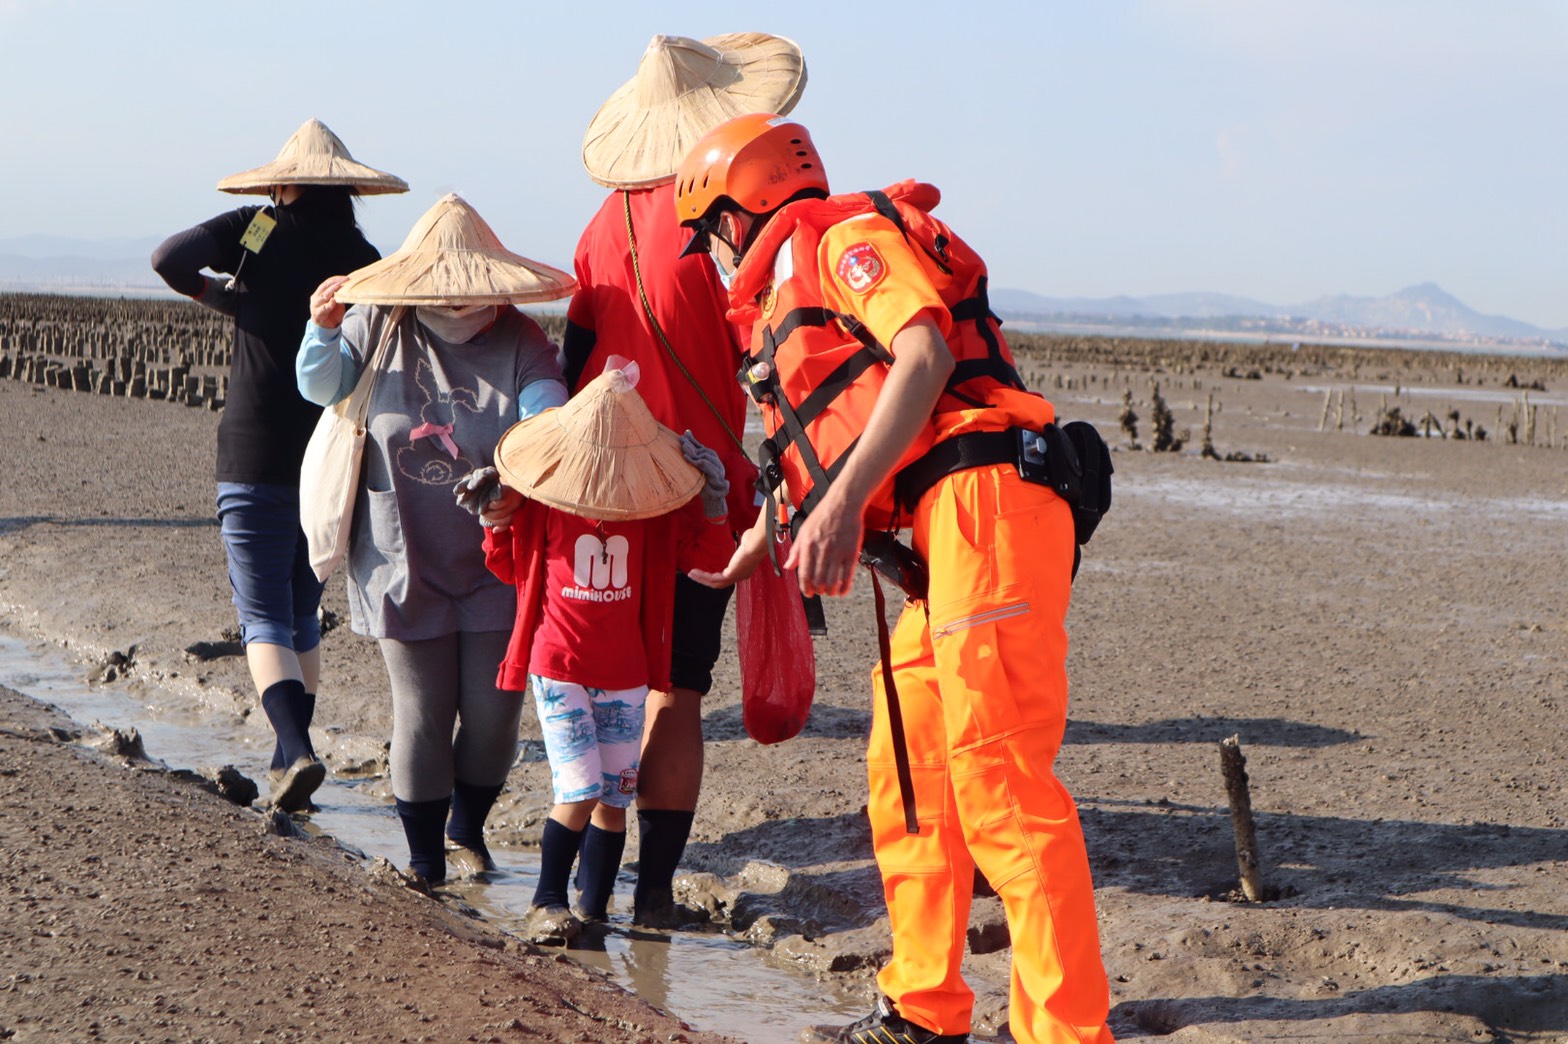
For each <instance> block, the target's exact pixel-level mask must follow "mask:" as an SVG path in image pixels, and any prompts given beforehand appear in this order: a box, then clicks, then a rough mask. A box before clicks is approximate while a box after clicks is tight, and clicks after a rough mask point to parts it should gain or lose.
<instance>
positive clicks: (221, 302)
mask: <svg viewBox="0 0 1568 1044" xmlns="http://www.w3.org/2000/svg"><path fill="white" fill-rule="evenodd" d="M201 278H202V283H203V286H202V290H201V293H200V294H198V295H197V296H196V298H195V299H194V300H195V301H196V303H197V304H204V305H206V306H207V307H208V308H211V309H212V310H213V311H214V312H219V313H222V314H223V315H227V316H235V315H238V314H239V311H240V295H239V294H236V293H235V292H234V291H233V290H231V289H229V284H230V283H232V282H233V280H231V279H218V278H216V277H214V276H210V275H204V276H202V277H201Z"/></svg>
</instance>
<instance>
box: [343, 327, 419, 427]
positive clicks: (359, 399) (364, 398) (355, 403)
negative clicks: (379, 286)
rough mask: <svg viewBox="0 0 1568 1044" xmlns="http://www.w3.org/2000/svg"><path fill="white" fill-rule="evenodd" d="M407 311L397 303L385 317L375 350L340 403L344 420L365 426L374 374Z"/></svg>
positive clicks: (379, 367)
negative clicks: (384, 323) (347, 394)
mask: <svg viewBox="0 0 1568 1044" xmlns="http://www.w3.org/2000/svg"><path fill="white" fill-rule="evenodd" d="M407 311H408V306H407V305H398V306H397V307H396V308H393V309H392V314H391V315H390V316H389V317H388V318H387V322H386V325H385V326H383V327H382V328H381V339H380V340H379V341H377V342H376V350H375V352H374V353H372V355H371V357H370V361H369V362H368V363H367V364H366V366H365V368H364V370H363V371H361V372H360V375H359V380H358V382H356V383H355V385H354V390H353V391H352V392H350V393H349V396H348V398H346V399H344V400H343V402H342V404H341V411H342V416H343V418H344V419H345V420H352V421H353V422H354V424H355V425H356V426H357V427H361V428H363V427H364V426H365V415H366V414H367V413H369V412H370V390H371V389H372V388H373V387H375V384H376V374H377V373H379V372H380V371H381V368H382V367H383V366H384V365H385V364H386V359H387V354H388V346H389V345H391V343H392V334H393V332H394V331H395V330H397V328H398V324H399V323H401V322H402V321H403V315H404V313H405V312H407Z"/></svg>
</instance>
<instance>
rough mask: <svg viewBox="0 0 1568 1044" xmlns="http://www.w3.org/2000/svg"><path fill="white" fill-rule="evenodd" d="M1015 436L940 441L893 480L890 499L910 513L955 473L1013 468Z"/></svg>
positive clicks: (985, 434)
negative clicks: (993, 466) (999, 466)
mask: <svg viewBox="0 0 1568 1044" xmlns="http://www.w3.org/2000/svg"><path fill="white" fill-rule="evenodd" d="M1017 461H1018V432H1017V431H1016V430H1014V429H1012V428H1009V429H1008V430H1006V431H972V432H969V433H968V434H965V435H954V436H953V437H952V438H950V439H943V440H942V441H941V442H939V443H937V444H936V445H935V446H932V447H931V448H930V449H929V450H927V451H926V452H925V453H924V454H923V455H921V456H920V458H919V459H917V460H915V461H913V462H911V463H910V464H908V465H906V466H905V467H903V468H901V469H899V472H898V474H897V475H894V476H893V499H894V501H895V502H897V504H898V506H899V508H900V509H901V510H903V511H913V510H914V507H915V505H916V504H918V503H919V502H920V498H921V497H922V496H924V495H925V492H926V490H928V489H930V488H931V487H932V486H934V485H936V484H937V483H938V482H940V481H942V479H943V478H945V477H947V476H948V475H951V474H952V473H953V472H955V471H963V470H964V469H966V468H978V467H984V466H985V465H987V464H1016V463H1017Z"/></svg>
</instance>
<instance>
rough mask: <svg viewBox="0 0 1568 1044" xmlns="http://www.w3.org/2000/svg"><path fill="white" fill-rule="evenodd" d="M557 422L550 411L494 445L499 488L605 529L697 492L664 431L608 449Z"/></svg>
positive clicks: (691, 472)
mask: <svg viewBox="0 0 1568 1044" xmlns="http://www.w3.org/2000/svg"><path fill="white" fill-rule="evenodd" d="M563 409H564V407H563ZM560 416H561V410H560V409H553V410H546V411H545V412H544V413H541V414H538V415H537V416H533V417H529V418H528V419H527V420H522V421H518V422H517V423H516V424H514V425H512V426H511V427H510V428H509V429H507V431H506V434H504V435H502V436H501V441H500V442H499V443H498V444H497V445H496V449H495V466H496V470H497V471H499V472H500V473H501V478H502V480H503V481H504V482H505V483H506V484H507V485H508V486H511V487H512V488H513V489H515V490H517V491H518V492H519V493H521V494H523V495H524V496H525V497H528V498H529V499H530V500H537V501H539V502H540V503H542V504H548V505H549V506H550V507H553V508H558V509H560V510H561V511H565V512H567V513H568V514H572V515H578V516H581V517H583V518H591V519H595V520H598V521H604V522H612V521H629V520H632V519H639V518H656V517H658V516H659V515H665V514H668V513H670V512H671V511H674V510H675V509H676V508H678V507H680V506H681V505H683V504H685V503H686V502H687V501H689V500H691V499H692V498H693V497H695V496H696V495H697V494H698V493H699V492H701V490H702V486H703V482H704V479H703V476H702V472H700V471H698V470H697V469H696V468H695V467H693V466H692V465H691V464H689V463H687V461H686V458H685V457H683V456H682V455H681V448H680V438H679V436H677V435H676V434H675V433H674V432H673V431H671V430H670V429H669V428H666V427H664V426H663V425H659V426H658V428H657V431H656V433H655V434H654V437H653V438H652V439H650V440H649V441H647V442H644V443H642V444H640V445H632V446H621V447H617V448H614V449H610V448H607V447H604V446H601V445H598V444H595V443H592V442H589V441H586V440H583V439H581V438H579V437H577V436H576V435H574V434H573V433H571V432H570V431H568V430H567V429H566V428H565V427H564V426H563V425H562V424H561V423H560Z"/></svg>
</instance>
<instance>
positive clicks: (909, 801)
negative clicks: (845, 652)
mask: <svg viewBox="0 0 1568 1044" xmlns="http://www.w3.org/2000/svg"><path fill="white" fill-rule="evenodd" d="M867 572H869V573H870V574H871V593H872V596H873V598H874V599H875V600H876V609H877V648H878V649H879V650H880V651H881V653H882V691H883V694H884V695H885V696H886V697H887V727H888V732H889V733H890V734H891V736H892V739H893V766H894V768H896V769H897V770H898V794H899V797H900V798H902V799H903V802H904V829H905V830H907V831H908V832H909V833H911V834H918V833H920V823H919V821H918V820H917V819H916V818H915V781H914V777H913V776H911V775H910V772H909V745H908V743H907V742H905V740H904V712H903V711H902V710H901V709H900V708H899V706H898V686H897V685H896V684H894V682H893V650H892V642H891V641H889V640H888V635H887V599H886V598H884V597H883V596H882V584H881V582H880V581H879V580H877V573H876V570H874V569H868V570H867Z"/></svg>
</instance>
